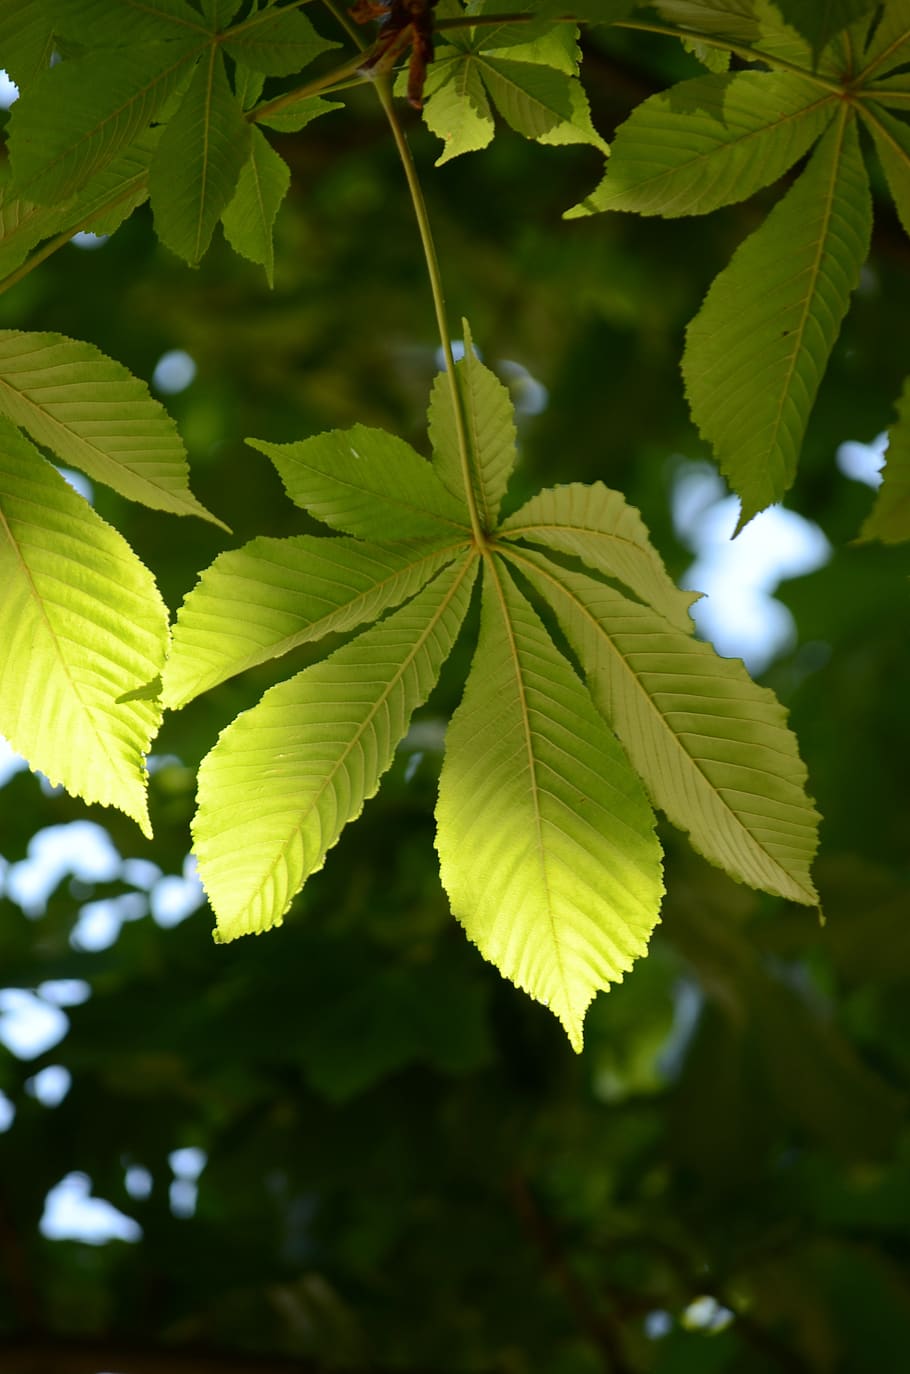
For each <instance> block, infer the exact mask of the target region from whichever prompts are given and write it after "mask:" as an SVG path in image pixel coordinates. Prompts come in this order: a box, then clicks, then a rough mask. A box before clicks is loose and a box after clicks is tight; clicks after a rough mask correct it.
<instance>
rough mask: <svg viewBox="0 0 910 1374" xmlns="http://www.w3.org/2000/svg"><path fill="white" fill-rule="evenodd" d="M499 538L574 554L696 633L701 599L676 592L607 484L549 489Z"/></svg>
mask: <svg viewBox="0 0 910 1374" xmlns="http://www.w3.org/2000/svg"><path fill="white" fill-rule="evenodd" d="M500 534H501V535H502V537H503V538H505V539H509V540H512V539H527V540H528V541H529V542H530V543H532V544H545V545H546V546H547V547H548V548H551V549H557V550H558V551H559V552H560V553H568V554H573V555H574V556H575V557H576V558H580V559H581V560H582V562H583V563H587V565H588V567H589V568H595V569H596V570H597V571H598V572H601V573H605V574H606V575H607V577H613V578H617V579H618V580H619V581H620V582H623V583H625V585H626V586H627V587H630V588H631V589H632V591H633V592H634V593H635V595H636V596H639V597H641V599H642V600H643V601H646V602H647V603H648V605H649V606H653V607H654V609H655V610H657V611H660V613H661V615H663V616H664V617H665V618H666V619H667V620H669V621H670V623H671V624H672V625H674V626H675V627H676V629H678V630H683V631H684V632H685V633H686V634H691V633H692V630H693V625H692V620H691V617H690V615H689V607H690V606H691V605H692V602H693V601H695V600H697V596H698V594H697V593H696V592H684V591H681V590H680V589H679V587H677V586H676V584H675V583H674V582H673V579H672V578H671V577H670V576H669V574H668V573H667V570H666V568H665V567H664V565H663V563H662V561H661V559H660V555H659V554H658V553H657V550H656V549H655V548H654V546H653V545H652V543H651V541H650V539H649V538H648V531H647V530H646V529H645V525H644V521H643V520H642V518H641V516H640V515H639V513H638V511H637V510H636V509H635V507H634V506H630V505H627V503H626V500H625V498H624V497H623V496H622V495H621V494H620V493H619V492H618V491H611V490H610V488H609V487H605V486H604V484H603V482H594V483H592V484H591V485H590V486H587V485H585V484H584V483H582V482H571V483H569V484H568V485H567V486H564V487H548V488H547V490H546V491H541V492H539V493H538V494H537V496H532V497H531V499H530V501H526V502H525V504H524V505H523V506H522V507H521V509H520V510H517V511H516V512H515V514H514V515H510V516H509V518H508V519H507V520H504V521H503V523H502V526H501V529H500Z"/></svg>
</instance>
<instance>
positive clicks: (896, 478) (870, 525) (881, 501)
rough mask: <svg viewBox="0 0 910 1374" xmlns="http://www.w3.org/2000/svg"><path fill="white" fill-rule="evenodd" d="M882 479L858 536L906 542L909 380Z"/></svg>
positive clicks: (909, 535) (909, 522)
mask: <svg viewBox="0 0 910 1374" xmlns="http://www.w3.org/2000/svg"><path fill="white" fill-rule="evenodd" d="M882 479H883V480H882V485H881V486H880V488H879V490H878V495H877V496H876V498H875V505H874V506H873V507H872V510H871V512H870V514H869V516H868V517H867V519H866V521H865V524H864V525H863V528H862V530H861V531H860V537H861V538H862V539H881V540H882V542H883V543H885V544H898V543H900V542H901V541H902V540H904V539H910V377H908V378H907V380H906V381H905V382H904V387H903V391H902V392H901V395H900V399H899V400H898V402H897V423H896V424H895V425H893V426H892V428H891V430H890V432H889V435H888V453H887V459H886V462H885V470H884V472H883V474H882Z"/></svg>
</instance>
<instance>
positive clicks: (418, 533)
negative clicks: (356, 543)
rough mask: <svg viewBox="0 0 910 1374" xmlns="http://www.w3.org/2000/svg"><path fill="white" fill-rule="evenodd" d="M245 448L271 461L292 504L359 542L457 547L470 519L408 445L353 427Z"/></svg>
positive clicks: (252, 442) (256, 441) (257, 441)
mask: <svg viewBox="0 0 910 1374" xmlns="http://www.w3.org/2000/svg"><path fill="white" fill-rule="evenodd" d="M247 443H248V444H250V445H251V446H252V447H253V448H255V449H258V450H259V451H260V453H264V454H265V455H266V456H267V457H268V458H271V460H272V462H273V463H274V464H275V467H276V468H277V469H278V473H279V476H280V477H281V480H282V482H283V483H284V485H285V490H286V491H287V494H288V496H290V498H291V500H292V501H293V502H294V503H295V504H296V505H298V506H302V507H303V509H304V510H306V511H309V513H310V515H312V516H314V517H315V519H317V520H321V521H323V523H324V524H326V525H331V526H332V528H333V529H336V530H342V531H343V532H344V533H345V534H355V535H358V536H360V537H361V538H363V539H375V540H382V541H385V540H389V539H436V540H438V539H440V538H443V539H459V538H464V537H466V534H467V530H468V523H469V522H468V513H467V509H466V507H465V504H464V502H463V501H459V500H457V498H456V497H454V496H453V495H452V494H451V493H450V492H449V491H447V490H446V488H445V487H444V486H443V484H442V482H441V481H440V480H439V478H438V477H437V476H436V473H435V472H434V471H433V469H432V467H431V466H430V464H429V463H428V462H427V461H426V459H424V458H421V456H420V454H419V453H415V451H414V449H412V448H411V446H410V444H406V443H405V442H404V441H403V440H402V439H397V438H396V437H395V436H394V435H392V434H386V432H385V431H384V430H381V429H368V428H367V427H366V425H354V427H353V429H348V430H340V429H336V430H332V431H331V432H330V433H328V434H317V435H316V436H315V437H314V438H312V439H302V440H300V441H299V442H298V443H295V444H267V443H265V442H264V441H263V440H262V439H248V440H247Z"/></svg>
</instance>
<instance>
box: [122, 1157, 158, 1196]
mask: <svg viewBox="0 0 910 1374" xmlns="http://www.w3.org/2000/svg"><path fill="white" fill-rule="evenodd" d="M154 1182H155V1180H154V1179H153V1178H152V1175H151V1173H150V1172H149V1170H148V1169H146V1168H144V1167H143V1166H142V1165H141V1164H129V1165H127V1167H126V1170H125V1171H124V1175H123V1186H124V1188H125V1189H126V1191H127V1192H128V1193H129V1195H130V1197H134V1198H138V1199H140V1200H141V1199H143V1198H147V1197H151V1193H152V1187H153V1185H154Z"/></svg>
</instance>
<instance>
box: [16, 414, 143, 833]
mask: <svg viewBox="0 0 910 1374" xmlns="http://www.w3.org/2000/svg"><path fill="white" fill-rule="evenodd" d="M0 585H2V587H3V596H2V598H0V639H2V642H3V654H2V656H0V730H2V733H3V734H4V735H5V736H6V738H7V739H8V740H9V742H10V743H11V745H12V746H13V748H14V749H16V750H17V751H18V752H19V753H21V754H24V755H25V757H26V758H27V759H28V761H29V763H30V764H31V766H32V767H33V768H36V769H39V770H40V771H41V772H42V773H45V774H46V775H47V777H48V778H49V779H50V781H51V782H52V783H62V785H63V786H64V787H65V788H66V789H67V791H69V792H72V793H73V794H75V795H76V796H80V797H82V798H83V799H84V800H85V801H87V802H100V803H101V804H102V805H104V806H116V807H118V808H119V809H120V810H121V811H123V812H125V813H126V815H128V816H131V817H132V818H133V819H134V820H135V821H136V823H137V824H138V825H139V826H140V827H141V829H142V830H143V831H144V833H145V834H147V835H150V834H151V828H150V825H149V818H148V810H147V806H146V796H145V766H144V756H145V753H146V752H147V750H148V747H149V743H150V741H151V739H152V737H153V735H154V734H155V732H156V729H157V726H158V721H159V719H160V714H161V712H160V707H159V706H158V705H157V703H155V702H153V701H147V700H139V699H134V700H131V701H124V700H123V699H122V698H123V697H124V696H125V695H126V694H128V693H130V692H132V691H134V690H135V689H138V688H141V687H142V686H144V684H146V683H148V682H149V681H150V680H151V679H153V678H154V677H155V676H156V675H157V674H158V673H159V672H160V671H161V667H162V664H163V662H164V653H165V649H166V646H167V612H166V610H165V607H164V603H163V602H162V600H161V598H160V596H159V595H158V590H157V588H156V586H155V583H154V580H153V578H152V575H151V573H150V572H149V571H148V570H147V569H146V568H145V567H144V566H143V565H142V564H141V563H140V562H139V560H138V558H137V557H136V555H135V554H134V553H133V551H132V549H131V548H130V547H129V545H128V544H127V543H126V541H125V540H124V539H123V538H122V537H121V536H120V535H119V534H118V533H117V532H116V530H113V529H112V528H111V527H110V526H109V525H107V524H105V522H104V521H103V520H102V519H101V518H100V516H98V515H96V514H95V512H94V511H93V510H92V508H91V506H89V505H88V503H87V502H86V501H84V500H83V499H82V497H81V496H78V495H77V494H76V492H74V491H73V490H72V488H71V487H70V486H69V485H68V484H67V483H66V482H65V481H64V479H63V478H62V477H61V476H60V475H59V474H58V473H57V472H55V471H54V469H53V468H52V467H51V465H50V464H49V463H47V462H45V460H44V459H43V458H42V457H41V456H40V454H39V453H38V452H37V450H36V449H35V448H33V447H32V445H31V444H30V443H29V442H28V440H26V439H24V438H23V437H22V435H21V434H20V433H19V432H18V430H16V429H14V428H13V426H12V425H11V424H10V423H9V421H7V420H3V419H0Z"/></svg>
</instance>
